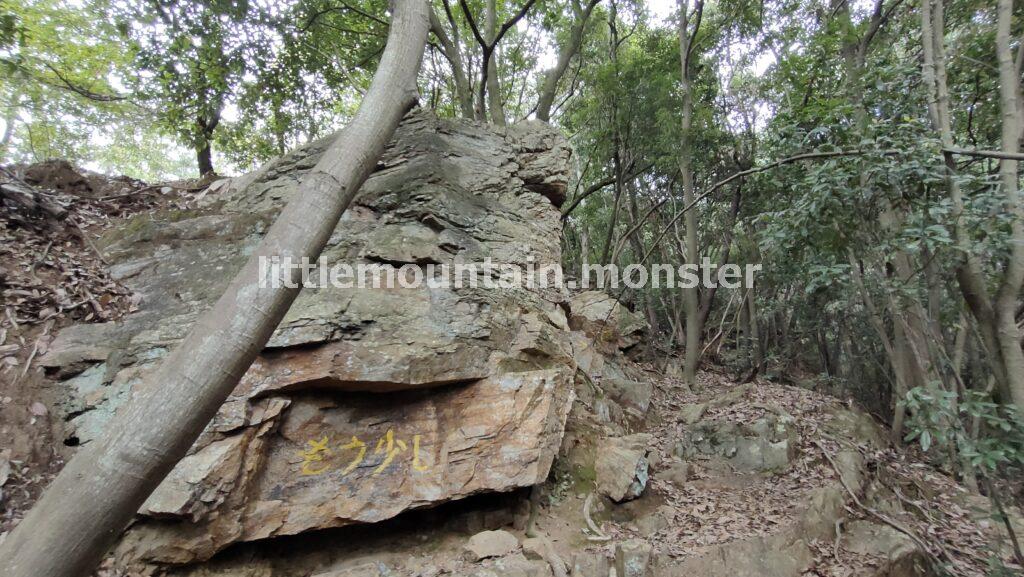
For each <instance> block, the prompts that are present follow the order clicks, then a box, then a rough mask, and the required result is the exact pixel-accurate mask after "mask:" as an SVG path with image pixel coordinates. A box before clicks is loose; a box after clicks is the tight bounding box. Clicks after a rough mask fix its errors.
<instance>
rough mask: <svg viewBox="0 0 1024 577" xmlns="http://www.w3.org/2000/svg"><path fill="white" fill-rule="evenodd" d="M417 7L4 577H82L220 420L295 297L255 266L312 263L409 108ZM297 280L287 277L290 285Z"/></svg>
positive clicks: (399, 17) (20, 530)
mask: <svg viewBox="0 0 1024 577" xmlns="http://www.w3.org/2000/svg"><path fill="white" fill-rule="evenodd" d="M428 10H429V7H428V4H427V2H426V1H425V0H402V1H398V2H395V12H394V17H393V21H392V26H391V31H390V33H389V36H388V43H387V46H386V48H385V50H384V54H383V56H382V58H381V62H380V67H379V69H378V71H377V74H376V75H375V77H374V80H373V83H372V85H371V86H370V90H369V92H368V93H367V95H366V97H365V99H364V101H363V103H362V105H361V106H360V108H359V112H358V113H357V114H356V116H355V118H354V119H353V120H352V123H351V124H349V125H348V126H347V127H346V128H345V129H344V130H343V131H342V132H341V134H340V135H339V136H338V137H337V139H336V140H335V142H334V144H333V145H332V146H331V148H330V149H329V150H328V151H327V152H326V153H325V154H324V156H323V158H322V159H321V160H320V162H319V163H317V165H316V166H315V167H314V168H313V169H312V170H311V171H310V172H309V173H308V174H307V175H306V177H305V178H304V179H303V180H302V183H301V185H300V187H299V191H300V192H299V193H298V194H297V195H296V196H295V197H294V198H293V199H292V200H291V201H290V202H289V203H288V205H287V206H286V207H285V208H284V210H283V211H282V213H281V215H280V216H279V217H278V219H277V221H276V222H275V223H274V225H273V226H272V227H271V228H270V230H269V231H268V233H267V236H266V237H265V238H264V239H263V241H262V242H261V243H260V244H259V246H258V247H257V249H256V250H255V251H254V252H253V254H252V256H251V257H250V258H249V260H248V262H246V264H245V265H244V267H243V268H242V270H241V271H240V272H239V273H238V275H237V276H236V277H235V279H234V280H233V281H232V282H231V285H230V286H229V287H228V289H227V290H226V291H225V293H224V295H223V296H222V297H221V298H220V300H218V301H217V303H216V304H215V305H214V307H213V309H212V310H211V311H209V312H207V313H205V314H203V315H201V317H200V321H199V322H198V323H197V324H196V326H195V327H194V328H193V330H192V332H191V333H190V334H189V335H188V336H187V337H186V338H185V340H184V341H182V342H181V343H180V344H179V345H178V346H177V347H176V348H175V350H174V352H173V353H171V355H170V356H169V357H167V359H166V360H165V361H164V362H163V363H162V364H161V365H160V368H159V370H158V371H157V372H156V373H154V374H153V375H152V376H151V377H150V378H148V379H147V380H146V381H145V383H144V384H143V385H142V386H141V387H140V389H139V391H138V392H137V394H136V395H135V396H134V397H133V398H132V400H131V402H130V403H129V404H128V405H127V406H126V407H125V408H124V410H122V411H120V412H119V413H118V415H117V417H116V418H115V420H114V421H113V422H111V423H110V424H109V425H108V427H107V429H106V431H105V433H104V435H103V437H102V438H101V439H98V440H96V441H94V442H93V443H90V444H88V445H87V446H85V447H83V448H82V449H81V450H80V451H79V452H78V453H77V454H76V455H75V457H74V458H73V459H72V460H71V461H70V462H69V463H68V464H67V466H66V467H65V468H64V470H63V471H62V472H61V473H60V475H58V477H57V478H56V479H55V480H54V481H53V483H52V484H51V485H50V487H49V488H48V489H47V490H46V492H45V493H44V494H43V497H42V498H41V499H40V500H39V502H37V503H36V505H35V506H34V507H33V508H32V510H31V511H30V512H29V514H28V516H27V517H25V519H24V520H23V521H22V522H21V523H20V524H19V525H18V526H17V527H16V528H15V529H14V531H13V532H12V533H11V534H10V535H8V537H7V539H6V540H4V542H3V544H2V545H0V559H2V560H3V561H2V563H3V572H4V573H3V574H4V576H5V577H44V576H45V577H80V576H82V575H86V574H88V573H89V572H90V571H92V569H93V568H94V567H95V566H96V564H97V563H98V562H99V560H100V559H101V558H102V556H103V555H104V553H106V551H107V549H108V547H109V546H110V545H111V544H113V543H114V541H115V540H116V539H117V537H118V536H119V535H120V533H121V531H122V530H123V529H124V527H125V526H126V525H127V523H128V522H129V521H130V520H131V519H132V517H133V515H134V514H135V513H136V511H138V509H139V507H140V506H141V505H142V503H143V502H144V501H145V499H146V498H147V497H148V496H149V495H150V493H152V492H153V490H154V489H156V487H157V485H159V484H160V482H161V481H162V480H163V478H164V477H165V476H166V475H167V473H169V472H170V470H171V469H172V468H173V467H174V465H175V464H176V463H177V462H178V461H179V460H180V459H181V457H183V456H184V455H185V453H186V451H187V450H188V448H189V447H190V446H191V445H192V443H193V442H194V441H195V439H196V438H197V437H198V436H199V434H200V433H201V432H202V431H203V428H204V427H205V426H206V425H207V423H209V421H210V419H211V418H212V417H213V416H214V414H216V412H217V410H218V409H219V407H220V406H221V404H222V403H223V402H224V399H225V398H227V396H228V395H229V394H230V393H231V391H232V390H233V389H234V387H235V385H236V384H237V383H238V381H239V379H240V378H241V377H242V375H243V374H244V373H245V371H246V370H247V369H248V368H249V366H250V364H251V363H252V361H253V360H254V359H255V357H256V355H257V354H259V352H260V350H261V349H262V348H263V346H264V345H265V343H266V342H267V340H268V339H269V337H270V335H271V333H272V332H273V330H274V328H275V327H276V326H277V325H278V323H279V322H280V320H281V318H282V317H283V316H284V314H285V313H286V312H287V310H288V308H289V307H290V306H291V303H292V302H293V301H294V299H295V297H296V296H297V295H298V293H299V289H298V288H295V289H289V288H275V287H272V286H271V287H267V286H264V285H266V284H267V283H265V282H261V279H260V278H259V263H260V259H261V257H263V258H265V257H270V256H281V257H288V258H292V259H301V258H302V257H309V258H312V259H315V258H317V257H318V256H319V254H320V252H321V251H322V250H323V247H324V245H325V244H326V243H327V241H328V239H329V238H330V236H331V234H332V232H333V231H334V229H335V226H336V225H337V223H338V221H339V219H340V217H341V215H342V213H343V212H344V211H345V209H346V207H347V206H348V205H349V203H350V202H351V201H352V198H353V197H354V196H355V194H356V192H357V191H358V190H359V187H360V186H361V185H362V183H363V181H365V180H366V178H367V176H369V174H370V172H371V171H372V170H373V167H374V165H375V164H376V162H377V159H378V158H379V157H380V155H381V153H382V152H383V150H384V146H385V144H386V143H387V141H388V140H389V139H390V138H391V136H392V135H393V134H394V131H395V128H396V127H397V126H398V123H399V121H400V120H401V118H402V116H403V114H404V113H405V112H406V111H408V110H409V108H410V107H411V106H412V105H413V103H414V102H415V86H416V84H415V81H416V73H417V70H418V69H419V66H420V61H421V60H422V57H423V49H424V46H425V43H426V36H427V29H428V16H427V14H428ZM298 276H299V274H298V273H297V272H293V274H292V277H293V278H292V279H289V280H292V281H298V280H299V279H298V278H297V277H298Z"/></svg>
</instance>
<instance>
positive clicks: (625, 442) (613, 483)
mask: <svg viewBox="0 0 1024 577" xmlns="http://www.w3.org/2000/svg"><path fill="white" fill-rule="evenodd" d="M650 440H651V437H650V435H647V434H637V435H630V436H628V437H613V438H609V439H605V440H604V441H603V442H602V443H601V444H600V445H599V446H598V450H597V455H596V460H595V463H594V469H595V472H596V474H597V490H598V492H600V493H601V494H602V495H605V496H606V497H608V498H610V499H611V500H613V501H615V502H617V503H621V502H623V501H629V500H632V499H636V498H637V497H639V496H640V495H641V494H642V493H643V491H644V489H645V488H646V487H647V479H648V464H647V447H648V445H649V444H650Z"/></svg>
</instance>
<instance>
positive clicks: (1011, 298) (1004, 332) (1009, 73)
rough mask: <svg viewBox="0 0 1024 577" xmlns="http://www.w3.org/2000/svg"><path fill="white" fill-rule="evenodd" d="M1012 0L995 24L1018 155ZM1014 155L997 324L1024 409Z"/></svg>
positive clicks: (1007, 123)
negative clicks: (1008, 253)
mask: <svg viewBox="0 0 1024 577" xmlns="http://www.w3.org/2000/svg"><path fill="white" fill-rule="evenodd" d="M1012 24H1013V0H999V8H998V20H997V24H996V57H997V58H996V59H997V61H998V62H999V102H1000V110H1001V113H1002V136H1001V139H1002V151H1003V152H1006V153H1009V155H1014V154H1016V153H1017V152H1019V151H1020V136H1021V121H1020V116H1019V115H1020V109H1019V107H1018V98H1019V95H1020V71H1019V69H1018V67H1017V63H1015V62H1014V60H1013V51H1012V50H1011V48H1010V43H1011V41H1012V38H1011V34H1012V30H1011V26H1012ZM1017 164H1018V162H1017V161H1016V160H1010V159H1003V160H1001V161H999V177H1000V179H1001V181H1002V188H1003V196H1004V197H1005V199H1006V200H1005V201H1004V205H1005V207H1006V212H1007V213H1008V214H1009V215H1011V217H1012V219H1013V220H1012V222H1011V224H1010V228H1011V233H1010V247H1009V250H1010V256H1009V259H1008V261H1007V263H1006V272H1005V273H1004V276H1003V282H1002V284H1001V285H1000V286H999V290H998V291H997V293H996V299H995V313H996V330H997V335H998V336H999V350H1000V352H1001V353H1002V355H1003V363H1004V364H1005V366H1006V377H1007V386H1008V387H1009V389H1010V396H1011V397H1012V400H1013V402H1014V403H1016V405H1017V408H1019V409H1021V410H1024V351H1022V350H1021V346H1020V338H1021V335H1020V330H1019V328H1018V327H1017V319H1016V314H1017V302H1018V296H1019V295H1020V290H1021V285H1024V205H1022V202H1021V199H1020V196H1019V194H1018V190H1017V188H1018V187H1017V182H1018V178H1019V177H1018V174H1017Z"/></svg>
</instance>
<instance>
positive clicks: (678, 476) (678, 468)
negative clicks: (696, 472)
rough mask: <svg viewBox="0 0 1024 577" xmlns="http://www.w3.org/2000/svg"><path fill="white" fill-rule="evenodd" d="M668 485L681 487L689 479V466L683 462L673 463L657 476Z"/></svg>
mask: <svg viewBox="0 0 1024 577" xmlns="http://www.w3.org/2000/svg"><path fill="white" fill-rule="evenodd" d="M658 476H659V477H661V478H662V479H665V480H666V481H668V482H669V483H672V484H673V485H676V486H678V487H682V486H683V485H685V484H686V481H688V480H689V479H690V465H689V464H688V463H686V462H685V461H683V462H679V463H673V464H672V465H670V466H668V467H667V468H666V469H665V470H663V471H661V473H659V475H658Z"/></svg>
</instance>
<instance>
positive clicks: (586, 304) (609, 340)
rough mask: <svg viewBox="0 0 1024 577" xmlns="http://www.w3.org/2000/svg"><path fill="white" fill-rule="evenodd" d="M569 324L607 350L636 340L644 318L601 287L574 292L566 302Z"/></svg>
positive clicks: (628, 344) (623, 346) (644, 323)
mask: <svg viewBox="0 0 1024 577" xmlns="http://www.w3.org/2000/svg"><path fill="white" fill-rule="evenodd" d="M569 309H570V311H572V312H571V314H570V316H569V326H570V327H572V329H573V330H577V331H583V332H584V333H586V335H587V336H588V337H590V338H591V339H592V340H593V341H594V342H595V343H596V344H597V346H598V347H600V348H601V349H602V350H604V351H607V352H615V351H618V350H621V349H627V348H629V347H632V346H633V345H635V344H637V343H638V342H640V337H641V336H642V333H643V330H644V327H645V326H647V323H646V321H644V318H643V316H642V315H640V314H639V313H635V312H633V311H631V310H629V309H628V308H626V307H625V305H623V304H622V303H620V302H619V301H618V300H616V299H615V298H613V297H612V296H611V295H609V294H608V293H606V292H603V291H587V292H582V293H579V294H577V295H576V296H574V297H573V298H572V301H571V302H570V303H569Z"/></svg>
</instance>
